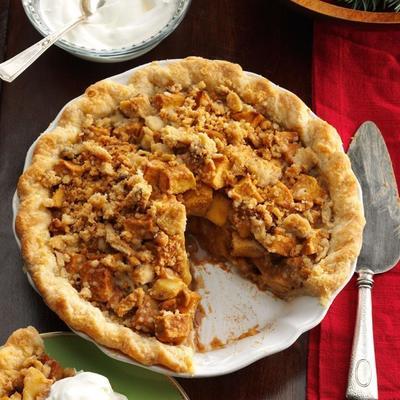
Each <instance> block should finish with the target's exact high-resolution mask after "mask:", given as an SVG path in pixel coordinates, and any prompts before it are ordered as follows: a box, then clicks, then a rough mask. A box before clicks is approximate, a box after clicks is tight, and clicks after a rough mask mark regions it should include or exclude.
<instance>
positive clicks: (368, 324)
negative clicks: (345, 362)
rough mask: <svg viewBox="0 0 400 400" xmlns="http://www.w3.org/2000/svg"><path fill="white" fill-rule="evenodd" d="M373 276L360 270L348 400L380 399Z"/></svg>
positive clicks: (369, 272)
mask: <svg viewBox="0 0 400 400" xmlns="http://www.w3.org/2000/svg"><path fill="white" fill-rule="evenodd" d="M373 274H374V273H373V272H372V271H371V270H369V269H360V270H359V271H358V279H357V285H358V307H357V320H356V326H355V330H354V339H353V349H352V354H351V361H350V370H349V380H348V384H347V391H346V398H347V399H354V400H377V399H378V382H377V377H376V366H375V349H374V333H373V327H372V301H371V289H372V285H373V283H374V280H373V278H372V276H373Z"/></svg>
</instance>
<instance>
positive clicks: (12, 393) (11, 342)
mask: <svg viewBox="0 0 400 400" xmlns="http://www.w3.org/2000/svg"><path fill="white" fill-rule="evenodd" d="M73 375H75V370H74V369H73V368H63V367H62V366H61V365H60V364H59V363H58V362H57V361H56V360H54V359H53V358H51V357H49V356H48V355H47V354H46V352H45V349H44V344H43V340H42V338H41V337H40V335H39V333H38V331H37V330H36V329H35V328H33V327H31V326H29V327H27V328H24V329H18V330H17V331H15V332H13V333H12V335H11V336H10V337H9V338H8V340H7V342H6V343H5V345H4V346H1V347H0V400H44V399H46V398H47V395H48V393H49V392H50V388H51V386H52V384H53V383H54V382H56V381H58V380H60V379H63V378H67V377H70V376H73Z"/></svg>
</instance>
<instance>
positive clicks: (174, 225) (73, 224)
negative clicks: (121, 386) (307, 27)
mask: <svg viewBox="0 0 400 400" xmlns="http://www.w3.org/2000/svg"><path fill="white" fill-rule="evenodd" d="M18 193H19V197H20V200H21V206H20V209H19V213H18V217H17V222H16V227H17V232H18V235H19V237H20V238H21V243H22V252H23V256H24V258H25V261H26V263H27V267H28V270H29V273H30V275H31V276H32V278H33V280H34V282H35V284H36V286H37V288H38V290H39V291H40V293H41V294H42V296H43V297H44V299H45V301H46V303H47V304H48V305H49V306H50V308H52V309H53V310H54V311H55V312H56V313H57V314H58V315H59V316H60V317H61V318H62V319H64V321H66V322H67V323H68V324H69V325H70V326H71V327H72V328H73V329H75V330H78V331H82V332H84V333H86V334H88V335H89V336H91V337H92V338H93V339H95V340H96V341H97V342H98V343H100V344H102V345H105V346H108V347H111V348H114V349H117V350H119V351H121V352H123V353H125V354H127V355H128V356H130V357H132V358H133V359H134V360H136V361H139V362H141V363H144V364H146V365H153V364H159V365H163V366H166V367H168V368H170V369H172V370H175V371H186V372H187V371H192V370H193V365H192V355H193V320H194V314H195V311H196V308H197V305H198V302H199V295H198V294H197V293H195V292H194V291H193V290H192V289H191V272H190V267H189V260H188V255H187V253H186V250H185V233H188V232H190V233H192V234H193V235H195V236H196V237H197V239H198V240H199V241H200V242H201V243H202V245H203V246H204V247H205V248H206V249H207V250H208V251H209V252H211V253H212V254H213V255H215V256H217V257H221V258H223V259H225V260H228V261H229V262H231V263H232V264H233V265H234V266H236V267H237V268H238V270H239V271H240V272H241V274H242V275H243V276H244V277H246V278H248V279H250V280H252V281H254V282H255V283H256V284H257V285H258V286H259V287H260V288H261V289H267V290H270V291H272V292H273V293H275V294H276V295H278V296H280V297H282V298H290V297H293V296H298V295H303V294H304V295H311V296H317V297H319V298H320V299H321V301H326V300H327V299H328V298H329V297H330V296H331V294H332V293H333V292H334V291H335V290H336V289H337V288H338V287H339V286H340V285H341V284H342V283H343V281H344V280H345V279H346V277H347V276H348V274H349V271H350V267H351V264H352V263H353V261H354V260H355V258H356V256H357V255H358V252H359V249H360V246H361V235H362V229H363V226H364V218H363V214H362V207H361V203H360V200H359V195H358V188H357V181H356V178H355V176H354V174H353V172H352V171H351V167H350V162H349V160H348V158H347V156H346V155H345V153H344V152H343V149H342V144H341V141H340V138H339V136H338V134H337V132H336V131H335V130H334V128H332V127H331V126H330V125H328V124H327V123H326V122H323V121H322V120H320V119H319V118H317V117H316V116H314V115H313V114H312V113H311V111H310V110H309V109H308V108H307V107H306V106H305V105H304V104H303V103H302V102H301V101H300V100H299V99H298V98H297V97H296V96H295V95H293V94H291V93H289V92H287V91H285V90H283V89H280V88H278V87H276V86H275V85H273V84H272V83H271V82H269V81H268V80H267V79H264V78H261V77H253V76H249V75H247V74H246V73H244V72H243V71H242V70H241V68H240V67H239V66H238V65H234V64H231V63H228V62H224V61H210V60H205V59H201V58H196V57H190V58H187V59H185V60H182V61H178V62H173V63H170V64H168V65H163V66H161V65H159V64H157V63H153V64H151V65H150V66H147V67H145V68H143V69H141V70H139V71H137V72H135V73H134V74H133V76H132V77H131V80H130V83H129V84H128V85H122V84H118V83H115V82H112V81H102V82H99V83H96V84H95V85H93V86H90V87H89V88H88V89H87V90H86V92H85V94H84V95H83V96H82V97H81V98H79V99H78V100H76V101H74V102H73V103H72V104H71V105H69V106H68V107H67V108H66V109H65V110H64V112H63V114H62V116H61V119H60V120H59V122H58V126H57V128H56V129H54V130H53V131H52V132H49V133H46V134H45V135H43V136H42V137H41V138H40V140H39V141H38V143H37V145H36V148H35V153H34V157H33V161H32V164H31V166H30V167H29V168H28V169H27V170H26V172H25V173H24V174H23V175H22V177H21V178H20V181H19V185H18Z"/></svg>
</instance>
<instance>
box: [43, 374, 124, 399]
mask: <svg viewBox="0 0 400 400" xmlns="http://www.w3.org/2000/svg"><path fill="white" fill-rule="evenodd" d="M93 399H96V400H128V398H127V397H126V396H124V395H122V394H119V393H115V392H114V391H113V390H112V387H111V384H110V381H109V380H108V379H107V378H106V377H105V376H103V375H100V374H95V373H94V372H78V373H77V374H76V375H75V376H72V377H70V378H64V379H61V380H59V381H57V382H54V384H53V385H52V386H51V390H50V393H49V395H48V397H47V399H46V400H93Z"/></svg>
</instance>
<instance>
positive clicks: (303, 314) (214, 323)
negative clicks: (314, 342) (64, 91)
mask: <svg viewBox="0 0 400 400" xmlns="http://www.w3.org/2000/svg"><path fill="white" fill-rule="evenodd" d="M171 61H176V60H168V61H163V62H162V63H168V62H171ZM143 67H144V66H139V67H137V68H134V69H132V70H129V71H126V72H124V73H122V74H119V75H116V76H113V77H111V78H109V79H110V80H112V81H115V82H119V83H127V81H128V78H129V77H130V76H131V74H132V72H133V71H134V70H136V69H139V68H143ZM248 74H251V73H248ZM279 90H282V91H285V89H282V88H279ZM61 112H62V111H61ZM61 112H60V114H61ZM310 113H311V111H310ZM60 114H58V116H57V117H56V119H55V120H54V121H53V122H52V123H51V124H50V126H49V127H48V129H47V130H46V132H47V131H50V130H52V129H53V128H54V127H55V124H56V123H57V121H58V119H59V116H60ZM315 118H316V117H315ZM35 144H36V142H35V143H33V144H32V146H31V148H30V149H29V151H28V153H27V157H26V160H25V166H24V169H26V168H27V166H28V165H29V164H30V163H31V159H32V152H33V148H34V145H35ZM359 195H360V199H362V196H361V190H360V193H359ZM13 211H14V217H15V215H16V213H17V211H18V198H17V196H16V195H15V196H14V199H13ZM17 241H18V239H17ZM355 264H356V263H355V262H354V264H353V265H352V270H351V271H350V272H349V275H348V277H347V280H346V282H345V283H344V284H343V285H342V286H341V287H340V288H339V289H338V290H337V291H336V292H335V293H334V295H333V296H332V297H331V299H330V300H329V301H328V303H327V304H326V305H324V306H322V305H321V304H320V302H319V299H317V298H313V297H308V296H302V297H298V298H295V299H293V300H291V301H287V302H286V301H283V300H280V299H277V298H276V297H274V296H273V295H272V294H270V293H268V292H261V291H259V290H258V289H257V288H256V287H255V285H253V284H252V283H250V282H248V281H246V280H244V279H242V278H240V277H239V276H238V275H237V274H236V273H234V272H226V271H224V270H222V269H221V268H219V267H217V266H213V265H210V264H206V265H205V266H204V267H199V268H197V269H196V270H195V272H194V274H195V276H196V275H197V274H199V275H201V277H202V280H203V281H204V288H202V289H200V290H199V292H200V294H201V295H202V306H203V308H204V309H205V310H206V313H207V315H206V317H205V318H204V319H203V321H202V324H201V327H200V331H199V332H200V341H201V342H202V343H205V344H210V343H212V342H213V339H214V338H218V339H219V340H220V341H222V342H226V341H229V340H230V339H231V340H232V339H233V338H237V337H239V336H241V335H243V334H245V333H246V332H248V331H249V330H251V329H252V328H253V327H254V326H255V325H258V331H259V332H258V333H257V334H255V335H253V336H248V337H245V338H243V339H241V340H232V341H231V343H230V344H228V345H227V346H226V347H224V348H221V349H215V350H210V351H207V352H204V353H196V354H195V358H194V362H195V372H194V374H193V375H189V374H179V373H174V372H172V371H170V370H167V369H165V368H162V367H146V368H149V369H151V370H153V371H157V372H160V373H164V374H168V375H174V376H180V377H193V376H194V377H206V376H217V375H223V374H227V373H230V372H233V371H236V370H238V369H240V368H243V367H245V366H247V365H249V364H251V363H252V362H254V361H257V360H259V359H261V358H263V357H265V356H268V355H271V354H274V353H277V352H279V351H281V350H284V349H286V348H288V347H289V346H290V345H291V344H293V343H294V342H295V340H296V339H297V338H298V337H299V336H300V335H301V334H302V333H304V332H306V331H308V330H309V329H311V328H313V327H314V326H316V325H317V324H318V323H320V322H321V320H322V319H323V317H324V316H325V314H326V312H327V311H328V309H329V306H330V304H331V303H332V301H333V299H334V298H335V297H336V295H337V294H338V293H339V292H340V290H341V289H342V288H343V287H344V285H345V284H346V283H347V282H348V280H349V279H350V277H351V276H352V274H353V273H354V269H355ZM28 278H29V281H30V283H31V284H32V286H33V287H34V284H33V282H32V280H31V279H30V277H29V274H28ZM210 305H211V309H210V307H209V306H210ZM76 333H77V334H78V335H80V336H82V337H84V338H86V339H89V340H91V339H90V338H89V337H88V336H86V335H84V334H82V333H80V332H76ZM99 348H100V349H101V350H102V351H104V352H105V353H106V354H108V355H109V356H110V357H113V358H116V359H118V360H121V361H125V362H128V363H132V364H135V365H141V364H138V363H136V362H134V361H132V360H131V359H129V358H128V357H126V356H123V355H122V354H120V353H118V352H116V351H113V350H110V349H107V348H104V347H103V346H99Z"/></svg>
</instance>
